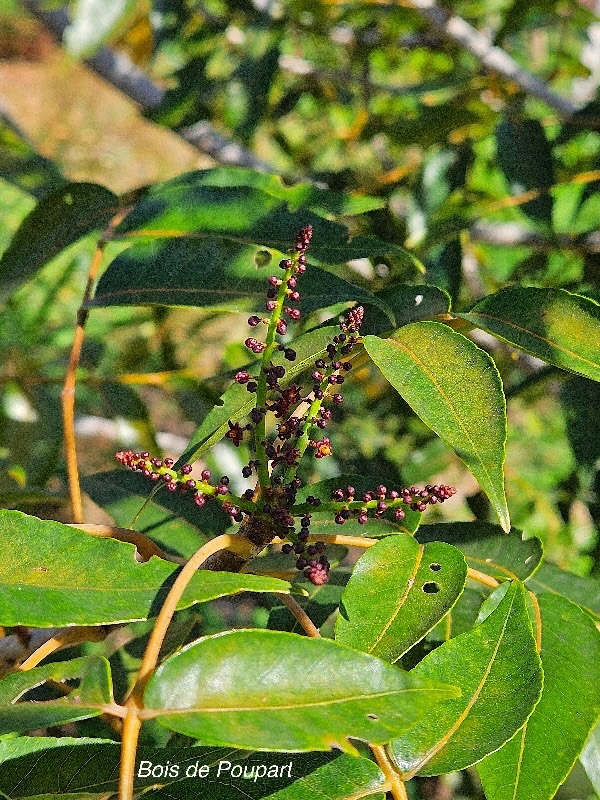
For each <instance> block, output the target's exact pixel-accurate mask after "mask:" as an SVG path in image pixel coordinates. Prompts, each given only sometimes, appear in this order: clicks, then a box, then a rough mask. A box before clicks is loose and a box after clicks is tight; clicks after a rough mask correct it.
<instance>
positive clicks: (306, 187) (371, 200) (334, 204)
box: [176, 167, 385, 216]
mask: <svg viewBox="0 0 600 800" xmlns="http://www.w3.org/2000/svg"><path fill="white" fill-rule="evenodd" d="M191 177H193V178H194V180H195V183H196V185H197V186H249V187H253V188H254V189H260V190H261V191H263V192H266V193H267V194H270V195H273V197H278V198H279V199H280V200H286V201H287V204H288V206H289V208H290V211H298V209H301V208H308V209H310V210H311V211H314V212H315V213H316V214H319V215H320V216H326V215H327V214H336V215H339V216H350V215H353V214H364V213H365V212H366V211H373V210H374V209H376V208H383V207H384V206H385V200H382V199H381V198H380V197H369V196H368V195H363V194H350V193H348V192H335V191H332V190H331V189H321V188H319V187H317V186H315V185H314V184H313V183H295V184H294V185H293V186H286V185H285V184H284V183H283V181H282V180H281V178H280V177H279V176H278V175H270V174H268V173H266V172H257V171H256V170H253V169H245V168H244V167H215V169H207V170H202V171H198V172H194V173H190V178H191ZM183 179H184V180H187V176H183ZM176 180H180V179H176Z"/></svg>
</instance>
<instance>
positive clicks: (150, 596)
mask: <svg viewBox="0 0 600 800" xmlns="http://www.w3.org/2000/svg"><path fill="white" fill-rule="evenodd" d="M0 547H1V549H2V553H3V558H2V560H1V561H0V624H2V625H35V626H37V627H42V628H43V627H52V626H54V625H103V624H110V623H115V622H124V621H130V620H135V619H146V618H147V617H149V616H153V615H155V614H156V613H157V611H158V609H160V607H161V605H162V603H163V602H164V598H165V596H166V594H167V592H168V588H169V585H170V583H171V582H172V578H173V576H174V575H175V574H176V572H177V567H176V566H175V565H174V564H172V563H171V562H167V561H162V560H160V559H158V558H156V557H154V556H153V557H152V558H151V559H150V560H149V561H147V562H145V563H142V564H140V563H139V562H138V561H136V560H135V555H134V554H135V548H134V546H133V545H131V544H126V543H124V542H119V541H117V540H116V539H97V538H95V537H93V536H90V535H88V534H86V533H84V532H83V531H80V530H77V529H76V528H72V527H70V526H68V525H63V524H61V523H60V522H53V521H49V520H40V519H37V518H36V517H29V516H27V515H26V514H22V513H21V512H20V511H0ZM289 588H290V585H289V583H287V582H286V581H281V580H278V579H277V578H267V577H261V576H258V575H241V574H240V575H238V574H234V573H230V572H210V571H208V570H199V571H198V572H196V574H195V575H194V577H193V578H192V580H191V581H190V583H189V585H188V587H187V589H186V590H185V592H184V595H183V597H182V598H181V600H180V602H179V604H178V608H186V607H187V606H190V605H192V604H193V603H202V602H206V601H207V600H213V599H214V598H216V597H224V596H226V595H230V594H237V593H238V592H246V591H250V592H252V591H258V592H288V591H289Z"/></svg>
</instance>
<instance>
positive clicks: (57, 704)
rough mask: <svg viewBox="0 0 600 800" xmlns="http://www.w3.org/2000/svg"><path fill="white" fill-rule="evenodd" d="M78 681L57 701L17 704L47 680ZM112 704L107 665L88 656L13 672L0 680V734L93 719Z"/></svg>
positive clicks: (104, 660) (110, 683)
mask: <svg viewBox="0 0 600 800" xmlns="http://www.w3.org/2000/svg"><path fill="white" fill-rule="evenodd" d="M74 678H80V679H81V680H80V685H79V688H78V689H74V690H73V692H71V694H70V695H69V696H67V697H61V698H60V699H59V700H46V701H38V702H35V703H33V702H25V701H24V702H21V703H19V702H17V701H18V700H19V698H20V697H22V696H23V695H24V694H25V693H26V692H28V691H29V690H30V689H33V688H35V687H36V686H40V685H41V684H43V683H45V682H46V681H48V680H53V681H66V680H72V679H74ZM112 702H113V696H112V679H111V674H110V664H109V663H108V661H107V660H106V659H105V658H101V657H98V656H88V657H86V658H75V659H73V660H71V661H59V662H56V663H53V664H46V665H44V666H42V667H34V668H33V669H31V670H27V671H25V672H13V673H11V674H9V675H7V676H6V677H4V678H3V679H2V680H1V681H0V734H3V733H11V732H18V731H29V730H34V729H35V728H46V727H49V726H52V725H62V724H64V723H66V722H75V721H77V720H80V719H88V718H89V717H96V716H98V715H99V714H101V713H102V706H103V705H106V704H110V703H112Z"/></svg>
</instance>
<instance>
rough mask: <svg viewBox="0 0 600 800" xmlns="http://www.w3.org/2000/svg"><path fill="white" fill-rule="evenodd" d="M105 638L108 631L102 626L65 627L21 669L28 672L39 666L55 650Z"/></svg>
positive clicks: (36, 651) (45, 643)
mask: <svg viewBox="0 0 600 800" xmlns="http://www.w3.org/2000/svg"><path fill="white" fill-rule="evenodd" d="M104 638H106V631H105V630H104V628H102V627H100V626H98V627H95V626H90V625H86V626H80V627H77V628H65V629H64V630H63V631H61V632H60V633H59V634H57V635H56V636H53V637H52V638H51V639H48V640H47V641H45V642H44V644H43V645H41V646H40V647H38V649H37V650H35V651H34V652H33V653H32V654H31V655H30V656H29V658H27V659H25V661H24V662H23V663H22V664H21V665H20V666H19V671H20V672H27V670H30V669H33V668H34V667H37V665H38V664H39V663H40V661H43V660H44V659H45V658H46V657H47V656H49V655H50V654H51V653H54V652H55V650H61V649H62V648H63V647H71V646H72V645H74V644H80V642H101V641H102V640H103V639H104Z"/></svg>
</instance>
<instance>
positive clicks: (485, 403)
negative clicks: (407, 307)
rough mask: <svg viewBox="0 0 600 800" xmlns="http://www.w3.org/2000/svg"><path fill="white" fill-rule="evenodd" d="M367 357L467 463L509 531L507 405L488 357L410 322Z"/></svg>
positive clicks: (433, 326) (376, 343) (375, 344)
mask: <svg viewBox="0 0 600 800" xmlns="http://www.w3.org/2000/svg"><path fill="white" fill-rule="evenodd" d="M364 345H365V349H366V351H367V353H368V354H369V355H370V356H371V358H372V359H373V361H374V362H375V364H376V365H377V366H378V367H379V369H380V370H381V372H382V373H383V374H384V376H385V377H386V378H387V379H388V380H389V382H390V383H391V384H392V386H393V387H394V388H395V389H396V391H398V392H399V394H400V395H402V397H403V398H404V399H405V400H406V402H407V403H408V404H409V405H410V407H411V408H412V409H413V410H414V411H415V412H416V413H417V414H418V416H419V417H421V419H422V420H423V422H425V424H426V425H428V426H429V427H430V428H431V429H432V430H433V431H435V433H437V435H438V436H439V437H440V439H442V440H443V441H444V442H445V443H446V444H447V445H449V446H450V447H451V448H452V449H453V450H454V451H455V452H456V454H457V455H458V457H459V458H460V459H461V460H462V461H463V462H464V463H465V464H466V466H467V467H468V468H469V470H470V471H471V472H472V473H473V475H474V476H475V477H476V478H477V480H478V481H479V483H480V485H481V488H482V489H483V490H484V492H485V493H486V494H487V496H488V497H489V499H490V502H491V504H492V507H493V509H494V511H495V512H496V514H497V515H498V518H499V520H500V524H501V525H502V527H503V529H504V530H505V531H508V530H510V520H509V516H508V508H507V506H506V498H505V496H504V475H503V472H502V467H503V464H504V446H505V441H506V404H505V400H504V394H503V392H502V381H501V380H500V375H499V374H498V371H497V369H496V367H495V365H494V362H493V361H492V359H491V358H490V356H489V355H488V354H487V353H485V352H484V351H483V350H481V349H480V348H479V347H477V346H476V345H475V344H473V342H471V341H470V340H469V339H466V338H465V337H464V336H461V334H459V333H456V332H455V331H453V330H452V329H451V328H449V327H447V326H446V325H442V324H441V323H439V322H415V323H413V324H411V325H407V326H406V327H404V328H401V329H400V330H399V331H397V332H396V333H395V334H394V335H393V337H391V338H390V339H379V338H377V337H376V336H366V337H365V339H364Z"/></svg>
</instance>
